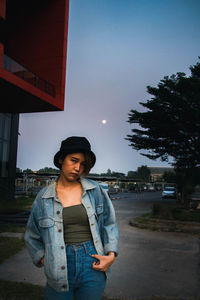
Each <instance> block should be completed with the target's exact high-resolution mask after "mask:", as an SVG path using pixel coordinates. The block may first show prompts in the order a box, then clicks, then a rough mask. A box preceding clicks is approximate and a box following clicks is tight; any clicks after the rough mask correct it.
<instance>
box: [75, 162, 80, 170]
mask: <svg viewBox="0 0 200 300" xmlns="http://www.w3.org/2000/svg"><path fill="white" fill-rule="evenodd" d="M80 166H81V164H80V163H79V162H77V163H76V164H75V170H76V171H80Z"/></svg>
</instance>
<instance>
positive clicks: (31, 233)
mask: <svg viewBox="0 0 200 300" xmlns="http://www.w3.org/2000/svg"><path fill="white" fill-rule="evenodd" d="M37 200H38V197H36V199H35V201H34V203H33V206H32V210H31V214H30V216H29V219H28V222H27V228H26V231H25V235H24V239H25V242H26V246H27V250H28V252H29V254H30V256H31V258H32V261H33V263H34V265H36V266H37V267H42V266H43V265H42V264H41V262H40V260H41V258H42V257H43V256H44V245H43V241H42V238H41V234H40V229H39V226H38V220H37V216H38V213H37V212H38V209H39V208H38V201H37Z"/></svg>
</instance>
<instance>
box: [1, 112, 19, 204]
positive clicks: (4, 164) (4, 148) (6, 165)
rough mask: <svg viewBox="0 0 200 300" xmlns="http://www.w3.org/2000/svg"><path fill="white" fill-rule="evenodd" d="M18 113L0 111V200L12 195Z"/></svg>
mask: <svg viewBox="0 0 200 300" xmlns="http://www.w3.org/2000/svg"><path fill="white" fill-rule="evenodd" d="M18 126H19V115H18V114H1V113H0V200H2V199H7V198H13V197H14V189H15V186H14V183H15V174H16V159H17V140H18Z"/></svg>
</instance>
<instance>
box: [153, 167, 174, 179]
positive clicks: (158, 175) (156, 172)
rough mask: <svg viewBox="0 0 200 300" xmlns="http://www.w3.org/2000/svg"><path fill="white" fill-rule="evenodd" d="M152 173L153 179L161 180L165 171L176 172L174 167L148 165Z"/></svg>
mask: <svg viewBox="0 0 200 300" xmlns="http://www.w3.org/2000/svg"><path fill="white" fill-rule="evenodd" d="M148 168H149V170H150V172H151V174H150V176H151V181H153V182H155V181H160V180H161V179H162V176H163V175H164V173H165V172H174V168H172V167H148Z"/></svg>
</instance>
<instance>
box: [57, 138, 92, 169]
mask: <svg viewBox="0 0 200 300" xmlns="http://www.w3.org/2000/svg"><path fill="white" fill-rule="evenodd" d="M77 152H81V153H89V154H90V156H91V160H92V167H93V166H94V164H95V162H96V156H95V154H94V153H93V152H92V151H91V146H90V143H89V141H88V140H87V139H86V138H85V137H80V136H71V137H69V138H67V139H66V140H64V141H62V142H61V146H60V150H59V151H58V152H57V153H56V155H55V156H54V165H55V166H56V167H57V168H59V169H61V166H62V165H61V164H60V163H59V159H60V158H61V157H62V158H63V157H64V156H66V155H67V154H70V153H77Z"/></svg>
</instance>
